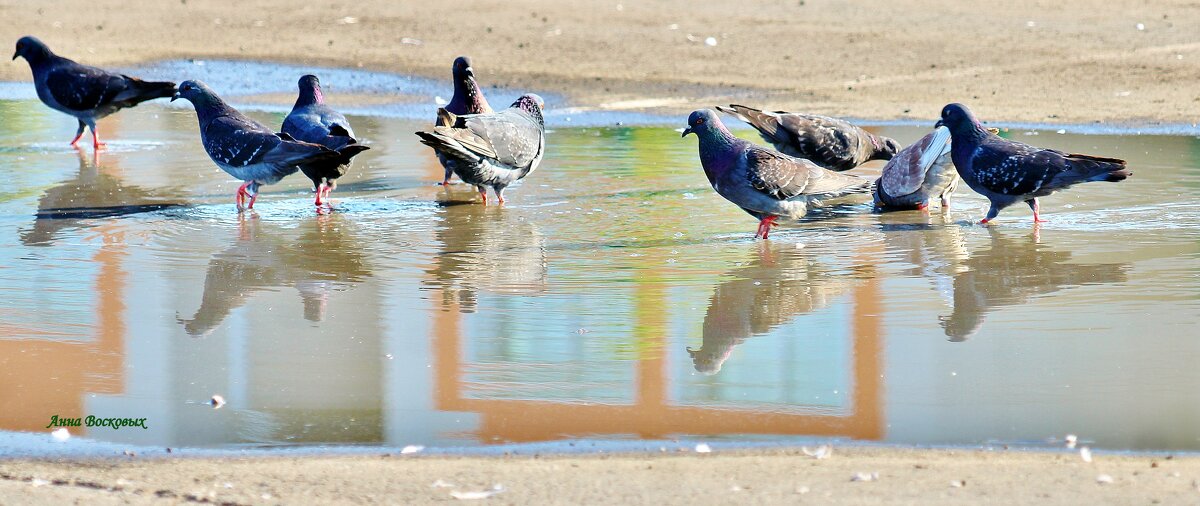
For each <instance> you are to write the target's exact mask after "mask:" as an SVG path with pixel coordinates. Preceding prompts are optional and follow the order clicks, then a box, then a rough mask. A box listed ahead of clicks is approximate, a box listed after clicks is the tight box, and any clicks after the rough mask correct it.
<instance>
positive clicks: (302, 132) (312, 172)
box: [283, 74, 367, 208]
mask: <svg viewBox="0 0 1200 506" xmlns="http://www.w3.org/2000/svg"><path fill="white" fill-rule="evenodd" d="M298 85H299V86H300V96H299V98H297V99H296V105H294V106H292V112H291V113H288V115H287V117H286V118H284V119H283V133H285V134H288V135H290V136H292V138H294V139H296V140H298V141H304V142H311V143H313V144H320V145H322V146H325V147H327V148H329V149H332V150H339V149H342V148H345V147H346V146H349V145H352V144H355V145H357V144H358V140H357V139H355V138H354V130H352V129H351V128H350V122H349V121H346V117H345V116H342V113H340V112H337V111H335V110H333V108H331V107H329V106H327V105H325V94H324V93H322V92H321V81H320V80H319V79H317V76H314V75H311V74H310V75H306V76H304V77H301V78H300V82H299V83H298ZM362 149H363V150H366V149H367V148H366V147H362ZM342 161H343V160H331V161H330V162H328V163H324V164H316V163H314V164H308V165H302V166H300V170H301V171H303V172H304V175H305V176H307V177H308V178H309V179H311V180H312V182H313V188H314V189H315V190H316V191H317V201H316V202H315V204H316V206H317V207H318V208H320V207H321V206H323V205H328V202H327V201H326V202H322V201H321V199H322V198H325V199H328V198H329V192H331V191H333V190H334V189H336V188H337V179H338V178H339V177H342V176H344V175H346V171H347V170H349V169H350V159H349V158H347V159H345V160H344V162H345V163H341V162H342Z"/></svg>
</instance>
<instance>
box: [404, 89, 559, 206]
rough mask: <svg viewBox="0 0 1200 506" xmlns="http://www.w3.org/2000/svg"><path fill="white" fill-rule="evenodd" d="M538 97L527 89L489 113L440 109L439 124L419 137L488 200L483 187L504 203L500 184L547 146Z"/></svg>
mask: <svg viewBox="0 0 1200 506" xmlns="http://www.w3.org/2000/svg"><path fill="white" fill-rule="evenodd" d="M544 104H545V102H543V101H542V97H539V96H537V95H534V94H532V93H527V94H525V95H521V97H520V98H518V99H517V101H516V102H513V104H512V106H510V107H509V108H508V109H505V110H503V111H498V112H494V113H491V114H469V115H466V116H456V115H453V114H450V112H449V111H447V110H446V109H444V108H443V109H439V110H438V115H439V116H444V118H443V121H442V122H443V124H444V125H449V126H435V127H433V129H432V130H429V131H422V132H417V136H418V137H420V138H421V143H422V144H424V145H426V146H429V147H431V148H433V149H434V151H437V153H438V156H439V157H442V156H444V157H447V158H450V159H453V160H454V164H453V165H452V166H453V167H454V173H455V174H458V177H459V178H461V179H462V180H463V182H464V183H467V184H470V185H475V187H476V188H478V189H479V196H480V197H481V198H482V199H483V204H484V205H487V187H489V186H490V187H492V189H493V190H494V191H495V192H496V199H497V200H499V201H500V203H501V204H503V203H504V189H505V188H506V187H508V185H511V184H513V183H515V182H517V181H519V180H521V179H522V178H524V177H525V176H528V175H529V173H531V172H533V171H534V169H536V168H537V166H538V163H540V162H541V161H542V155H543V154H545V149H546V124H545V122H544V121H543V119H542V107H543V105H544Z"/></svg>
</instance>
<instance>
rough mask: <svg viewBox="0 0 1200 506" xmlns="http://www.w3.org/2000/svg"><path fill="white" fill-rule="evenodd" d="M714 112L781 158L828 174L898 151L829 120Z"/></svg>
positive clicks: (740, 109) (735, 108) (742, 110)
mask: <svg viewBox="0 0 1200 506" xmlns="http://www.w3.org/2000/svg"><path fill="white" fill-rule="evenodd" d="M717 110H719V111H721V112H723V113H726V114H729V115H731V116H735V117H737V118H738V119H740V120H742V121H745V122H746V123H749V124H750V126H752V127H754V128H755V129H757V130H758V133H759V135H761V136H762V138H763V140H765V141H767V142H768V143H770V144H771V145H773V146H775V149H777V150H779V151H780V152H782V153H783V154H786V155H791V156H794V157H797V158H807V159H809V160H812V162H813V163H815V164H817V165H820V166H821V167H824V168H826V169H829V170H835V171H838V172H841V171H845V170H850V169H853V168H855V167H858V166H859V165H862V164H864V163H866V162H868V161H870V160H889V159H891V158H892V155H895V154H896V152H897V151H900V143H898V142H896V141H895V140H892V139H889V138H887V137H881V136H878V135H875V134H873V133H871V132H868V131H866V130H863V129H861V128H859V127H857V126H854V125H852V124H850V122H848V121H845V120H841V119H837V118H830V117H829V116H819V115H816V114H800V113H792V112H786V111H775V112H766V111H761V110H758V109H753V108H750V107H746V106H744V105H736V104H730V105H729V107H721V106H717Z"/></svg>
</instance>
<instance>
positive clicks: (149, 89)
mask: <svg viewBox="0 0 1200 506" xmlns="http://www.w3.org/2000/svg"><path fill="white" fill-rule="evenodd" d="M18 56H22V57H24V58H25V61H27V62H29V68H30V70H32V71H33V85H34V88H36V89H37V95H38V98H40V99H41V100H42V103H44V104H46V105H48V106H50V108H51V109H54V110H56V111H60V112H64V113H66V114H69V115H71V116H74V117H75V119H76V120H78V121H79V130H78V131H76V132H75V138H74V139H72V140H71V145H72V146H74V145H75V144H76V143H78V142H79V138H80V137H83V129H84V128H85V127H87V128H90V129H91V130H92V147H94V148H100V147H102V146H104V143H103V142H100V135H99V134H97V133H96V120H98V119H100V118H103V117H105V116H108V115H109V114H112V113H114V112H117V111H119V110H121V109H124V108H126V107H133V106H135V105H138V104H140V103H142V102H145V101H147V100H153V99H156V98H167V97H170V96H171V95H172V94H174V93H175V83H170V82H149V81H143V80H141V79H138V78H136V77H129V76H127V75H124V74H117V73H114V72H109V71H106V70H103V69H98V68H96V67H89V66H87V65H81V64H79V63H75V62H74V61H71V60H68V59H66V58H63V57H61V56H58V55H56V54H54V52H52V51H50V48H49V47H46V44H43V43H42V41H40V40H38V39H37V38H35V37H30V36H25V37H21V40H18V41H17V50H16V52H15V53H13V59H14V60H16V59H17V57H18Z"/></svg>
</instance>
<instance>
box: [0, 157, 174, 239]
mask: <svg viewBox="0 0 1200 506" xmlns="http://www.w3.org/2000/svg"><path fill="white" fill-rule="evenodd" d="M75 151H76V153H77V154H78V155H79V171H78V173H76V174H75V177H74V178H71V179H69V180H66V181H63V182H61V183H59V184H57V185H55V186H53V187H51V188H49V189H47V190H46V191H45V193H43V194H42V196H41V197H40V198H38V207H37V214H36V215H35V218H34V220H33V227H32V228H29V229H26V230H23V231H22V232H21V244H24V245H26V246H46V245H49V244H51V243H52V242H53V241H54V239H55V236H56V235H57V234H58V233H59V232H61V231H63V230H68V229H72V228H87V227H91V226H94V225H95V224H96V223H98V222H99V221H98V220H99V219H102V218H113V217H120V216H128V215H133V214H140V213H147V212H152V211H158V210H161V209H168V208H172V207H179V206H182V205H183V204H182V203H180V202H178V201H173V200H171V199H170V198H167V197H162V196H159V195H155V194H154V193H153V192H151V191H150V190H147V189H144V188H141V187H139V186H132V185H127V184H125V182H124V181H123V180H122V178H121V177H120V176H119V174H121V172H122V171H121V168H120V166H119V165H118V164H117V163H116V162H115V161H113V160H112V159H111V157H110V159H109V160H107V161H105V162H104V164H103V165H101V163H100V162H101V159H100V154H99V153H97V152H93V153H92V155H90V156H89V155H87V154H86V153H84V151H83V150H82V149H79V148H76V149H75Z"/></svg>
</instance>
